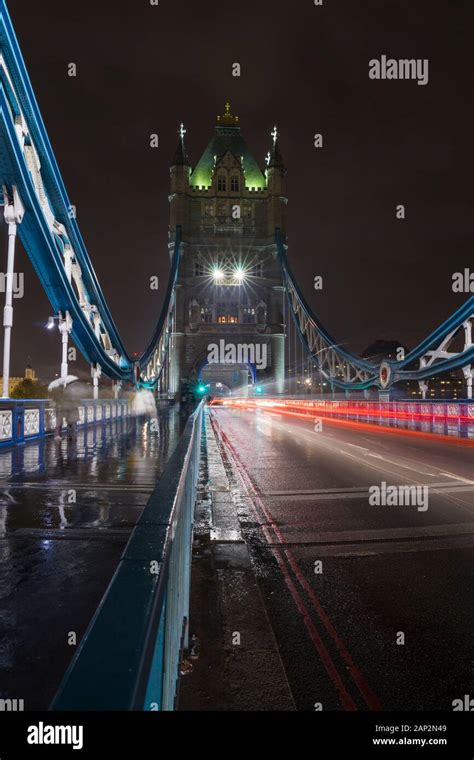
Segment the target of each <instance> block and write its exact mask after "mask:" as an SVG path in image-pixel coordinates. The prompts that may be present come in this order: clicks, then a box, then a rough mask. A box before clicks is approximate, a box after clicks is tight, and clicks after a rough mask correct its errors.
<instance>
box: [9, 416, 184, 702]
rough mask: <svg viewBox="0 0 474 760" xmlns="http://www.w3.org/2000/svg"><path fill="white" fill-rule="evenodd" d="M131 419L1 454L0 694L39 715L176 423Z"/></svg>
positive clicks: (173, 439) (172, 442)
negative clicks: (71, 638) (155, 423)
mask: <svg viewBox="0 0 474 760" xmlns="http://www.w3.org/2000/svg"><path fill="white" fill-rule="evenodd" d="M158 419H159V430H158V432H151V430H150V428H149V424H148V423H147V424H143V423H141V422H139V421H136V420H134V419H129V420H123V421H118V422H114V423H108V424H107V425H106V426H97V427H96V428H94V429H91V430H89V431H80V432H79V433H78V436H77V442H76V444H74V443H73V442H68V441H66V440H63V441H62V442H61V443H57V442H55V441H54V440H52V439H51V438H48V439H46V440H43V441H39V442H36V443H31V444H28V445H27V446H25V447H21V448H19V447H16V448H15V449H12V450H10V451H4V452H1V453H0V473H1V474H2V476H3V480H2V481H1V483H0V589H1V592H0V698H17V699H24V700H25V709H26V710H32V709H46V708H47V707H48V706H49V703H50V701H51V699H52V697H53V695H54V693H55V690H56V688H57V687H58V685H59V682H60V680H61V677H62V676H63V674H64V671H65V669H66V667H67V666H68V664H69V662H70V660H71V658H72V656H73V654H74V652H75V647H74V646H71V645H70V644H68V636H69V634H70V633H71V632H75V634H76V637H77V643H79V642H80V640H81V637H82V634H83V633H84V631H85V628H86V627H87V624H88V623H89V621H90V619H91V617H92V615H93V613H94V612H95V609H96V607H97V605H98V603H99V601H100V599H101V597H102V595H103V593H104V591H105V589H106V587H107V584H108V582H109V581H110V579H111V577H112V574H113V572H114V570H115V567H116V565H117V562H118V560H119V557H120V555H121V552H122V550H123V548H124V545H125V543H126V541H127V539H128V537H129V534H130V531H131V529H132V528H133V526H134V525H135V523H136V521H137V519H138V517H139V515H140V513H141V511H142V509H143V507H144V505H145V504H146V501H147V499H148V496H149V495H150V493H151V491H152V490H153V488H154V486H155V484H156V480H157V478H158V477H159V475H160V473H161V471H162V469H163V466H164V465H165V463H166V461H167V460H168V459H169V457H170V455H171V454H172V453H173V451H174V449H175V446H176V444H177V442H178V440H179V435H180V432H181V429H182V424H183V420H182V418H180V416H179V414H178V413H176V412H174V411H170V412H167V411H163V412H162V413H161V414H160V416H159V418H158Z"/></svg>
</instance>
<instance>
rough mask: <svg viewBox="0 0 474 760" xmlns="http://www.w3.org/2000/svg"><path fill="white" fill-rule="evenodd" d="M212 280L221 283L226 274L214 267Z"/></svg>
mask: <svg viewBox="0 0 474 760" xmlns="http://www.w3.org/2000/svg"><path fill="white" fill-rule="evenodd" d="M212 279H213V280H214V281H215V282H221V281H222V280H223V279H224V272H223V271H222V269H219V267H214V269H213V270H212Z"/></svg>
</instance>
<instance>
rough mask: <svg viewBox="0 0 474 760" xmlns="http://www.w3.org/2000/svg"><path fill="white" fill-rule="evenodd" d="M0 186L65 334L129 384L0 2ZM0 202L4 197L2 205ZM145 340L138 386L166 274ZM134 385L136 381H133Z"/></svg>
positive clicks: (148, 364) (161, 355) (162, 347)
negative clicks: (17, 210)
mask: <svg viewBox="0 0 474 760" xmlns="http://www.w3.org/2000/svg"><path fill="white" fill-rule="evenodd" d="M0 130H1V134H0V151H1V154H0V184H1V185H2V186H4V187H5V191H6V193H7V194H8V196H9V197H10V196H11V195H12V194H13V187H16V188H17V191H18V193H19V195H20V198H21V200H22V203H23V205H24V207H25V215H24V218H23V221H22V223H21V224H20V225H19V228H18V231H19V235H20V238H21V241H22V243H23V246H24V248H25V250H26V252H27V254H28V256H29V258H30V259H31V261H32V264H33V266H34V268H35V270H36V272H37V274H38V277H39V279H40V282H41V284H42V286H43V288H44V290H45V292H46V295H47V297H48V298H49V301H50V303H51V305H52V307H53V309H54V311H55V313H57V312H63V313H64V312H66V311H68V312H69V314H70V316H71V318H72V335H73V338H74V340H75V343H76V344H77V346H78V348H79V349H80V351H81V352H82V354H83V355H84V357H85V358H86V359H87V360H88V361H89V362H91V363H97V364H99V365H100V366H101V368H102V371H103V372H104V373H105V374H106V375H108V376H109V377H112V378H114V379H117V380H132V379H134V366H135V363H136V362H135V361H134V360H133V359H132V358H130V356H128V354H127V352H126V350H125V348H124V345H123V343H122V340H121V338H120V335H119V333H118V330H117V328H116V326H115V323H114V321H113V319H112V316H111V314H110V311H109V309H108V306H107V303H106V301H105V298H104V296H103V294H102V291H101V288H100V285H99V282H98V280H97V277H96V274H95V272H94V269H93V267H92V264H91V261H90V258H89V256H88V253H87V250H86V247H85V244H84V241H83V239H82V236H81V233H80V230H79V227H78V224H77V221H76V218H75V214H74V213H72V209H73V207H72V205H71V203H70V201H69V198H68V195H67V192H66V188H65V186H64V182H63V180H62V177H61V174H60V171H59V168H58V165H57V162H56V159H55V156H54V153H53V150H52V147H51V144H50V142H49V138H48V135H47V132H46V129H45V126H44V123H43V120H42V117H41V114H40V111H39V108H38V104H37V102H36V98H35V95H34V92H33V89H32V87H31V83H30V80H29V77H28V73H27V70H26V67H25V64H24V61H23V57H22V54H21V51H20V48H19V45H18V41H17V39H16V35H15V32H14V29H13V26H12V23H11V19H10V17H9V14H8V11H7V9H6V5H5V2H4V0H0ZM7 201H8V199H7V198H4V203H6V202H7ZM178 259H179V235H178V233H177V235H176V244H175V251H174V258H173V267H172V274H171V278H170V285H171V287H168V291H167V296H166V299H165V304H164V307H163V311H162V314H161V317H160V320H159V324H158V328H157V330H155V332H154V334H153V337H152V340H151V342H150V344H149V346H148V348H147V349H146V350H145V352H144V354H143V355H142V356H141V357H140V358H139V359H138V364H139V367H140V372H141V374H142V377H141V378H140V379H141V380H142V382H143V384H145V383H146V384H147V385H148V386H154V385H156V383H157V381H158V379H159V377H160V375H161V373H162V371H163V366H164V363H165V360H166V358H167V352H168V347H169V333H170V324H171V322H172V319H173V314H172V312H173V308H174V284H173V283H175V282H176V276H175V273H174V270H175V268H176V267H177V263H176V262H177V260H178ZM135 379H137V378H135Z"/></svg>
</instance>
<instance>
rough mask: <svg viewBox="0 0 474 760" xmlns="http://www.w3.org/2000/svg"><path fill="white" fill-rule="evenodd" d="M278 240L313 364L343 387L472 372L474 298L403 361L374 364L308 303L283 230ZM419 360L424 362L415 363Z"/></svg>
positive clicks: (296, 318) (358, 387)
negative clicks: (459, 342)
mask: <svg viewBox="0 0 474 760" xmlns="http://www.w3.org/2000/svg"><path fill="white" fill-rule="evenodd" d="M276 244H277V250H278V257H279V261H280V265H281V267H282V272H283V279H284V282H285V285H286V291H287V300H288V303H289V308H290V311H291V314H292V317H293V319H294V322H295V325H296V329H297V331H298V334H299V336H300V338H301V340H302V342H303V344H304V346H305V347H306V349H307V351H308V354H309V357H310V359H311V360H312V362H313V364H314V365H315V366H316V368H317V369H318V370H319V371H320V372H321V373H322V374H323V375H324V377H326V378H327V379H328V380H329V382H330V383H332V384H333V385H334V386H335V387H337V388H341V389H343V390H365V389H367V388H369V387H371V386H375V387H378V388H380V389H388V388H390V387H392V386H393V385H394V384H395V383H397V382H400V381H405V380H417V381H422V380H426V379H429V378H431V377H434V376H437V375H439V374H442V373H444V372H450V371H452V370H454V369H462V370H464V372H465V373H466V372H468V373H471V364H474V343H473V340H472V338H473V324H474V296H471V297H470V298H468V299H467V300H466V302H465V303H464V304H462V306H460V307H459V309H457V310H456V311H455V312H454V313H453V314H452V315H451V316H450V317H448V319H447V320H445V322H443V324H441V325H440V326H439V327H438V328H437V329H436V330H435V331H434V332H432V333H431V334H430V335H429V336H428V337H427V338H425V339H424V340H423V341H421V343H419V344H418V345H417V346H416V347H415V348H414V349H412V350H411V351H410V352H409V353H407V354H406V356H405V357H404V358H403V359H401V360H400V361H392V360H387V361H381V362H379V363H377V364H374V363H372V362H368V361H367V360H365V359H362V358H361V357H359V356H357V355H356V354H352V353H350V352H348V351H346V350H345V349H343V348H342V347H341V346H339V345H338V344H337V343H336V342H335V340H334V339H333V338H332V337H331V335H330V334H329V333H328V332H327V330H326V329H325V328H324V327H323V325H322V323H321V321H320V320H319V319H318V317H316V316H315V314H314V313H313V311H312V310H311V308H310V307H309V306H308V304H307V302H306V300H305V298H304V296H303V294H302V292H301V290H300V288H299V286H298V284H297V282H296V280H295V277H294V275H293V273H292V271H291V268H290V265H289V263H288V259H287V256H286V246H285V243H284V241H283V238H282V235H281V233H280V231H279V230H278V229H277V230H276ZM460 331H464V347H463V349H462V350H460V351H450V350H449V348H450V346H451V344H452V343H453V342H454V341H455V340H456V339H457V338H458V337H459V333H460ZM416 361H418V362H419V366H418V367H413V363H414V362H416Z"/></svg>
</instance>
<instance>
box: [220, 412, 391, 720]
mask: <svg viewBox="0 0 474 760" xmlns="http://www.w3.org/2000/svg"><path fill="white" fill-rule="evenodd" d="M211 424H212V426H213V428H214V430H215V432H216V434H217V435H218V437H219V439H220V440H221V442H222V444H223V445H224V447H225V448H226V450H227V452H228V454H229V458H230V459H232V460H233V462H234V464H235V471H236V473H237V475H238V477H239V478H240V480H241V482H242V485H243V486H244V488H245V490H246V491H247V493H249V495H250V501H251V506H252V509H253V511H254V513H255V516H256V517H257V518H259V519H260V520H261V519H262V516H263V517H264V518H265V520H266V521H267V523H268V526H269V527H270V528H271V530H272V531H273V533H274V536H275V537H276V539H277V541H278V543H280V544H282V545H283V544H285V543H286V542H285V540H284V537H283V536H282V534H281V532H280V529H279V528H278V525H277V524H276V523H275V519H274V517H273V515H272V513H271V512H270V510H269V509H268V507H267V506H266V505H265V503H264V502H263V500H262V498H261V496H260V494H259V492H258V488H257V486H256V485H255V484H254V483H253V481H252V478H251V476H250V475H249V474H248V472H247V470H246V468H245V465H244V464H243V462H242V460H241V459H240V457H239V455H238V453H237V451H236V450H235V448H234V446H233V445H232V444H231V442H230V441H229V438H228V437H227V435H226V434H225V433H224V432H223V431H222V430H221V428H220V426H219V424H218V422H217V420H215V418H214V416H213V415H212V414H211ZM259 510H260V514H259ZM268 526H267V525H261V526H260V527H261V529H262V531H263V534H264V536H265V538H266V540H267V542H268V543H269V544H270V547H269V548H270V550H271V551H272V553H273V556H274V557H275V559H276V561H277V563H278V566H279V568H280V570H281V572H282V575H283V578H284V580H285V584H286V586H287V588H288V590H289V591H290V593H291V596H292V598H293V601H294V602H295V605H296V607H297V609H298V611H299V613H300V614H301V616H302V618H303V622H304V624H305V626H306V629H307V631H308V633H309V636H310V638H311V640H312V642H313V644H314V646H315V648H316V651H317V652H318V654H319V656H320V658H321V662H322V664H323V665H324V668H325V669H326V672H327V673H328V675H329V677H330V679H331V681H332V682H333V684H334V686H335V687H336V690H337V692H338V694H339V698H340V700H341V704H342V706H343V707H344V709H345V710H352V711H353V710H357V709H358V708H357V705H356V703H355V702H354V699H353V698H352V696H351V694H350V693H349V691H348V690H347V688H346V685H345V684H344V681H343V679H342V678H341V675H340V674H339V671H338V669H337V666H336V664H335V663H334V660H333V658H332V657H331V654H330V652H329V651H328V649H327V647H326V645H325V644H324V641H323V640H322V638H321V636H320V634H319V632H318V630H317V628H316V626H315V624H314V622H313V620H312V619H311V615H310V613H309V611H308V608H307V606H306V604H305V601H304V599H303V597H302V596H301V594H300V592H299V591H298V589H297V588H296V586H295V584H294V582H293V580H292V577H291V575H290V573H289V571H288V567H287V565H286V563H285V560H284V558H283V556H282V554H284V555H285V556H286V559H287V562H288V564H289V566H290V567H291V569H292V570H293V573H294V575H295V576H296V579H297V581H298V583H299V584H300V586H301V587H302V589H303V590H304V591H305V593H306V595H307V597H308V599H309V600H310V602H311V605H312V607H313V608H314V610H315V612H316V614H317V616H318V619H319V621H320V622H321V624H322V625H323V627H324V628H325V630H326V632H327V633H328V634H329V636H330V638H331V640H332V641H333V642H334V644H335V646H336V649H337V651H338V652H339V654H340V656H341V657H342V659H343V660H344V662H345V663H346V665H347V668H348V672H349V673H350V675H351V677H352V680H353V681H354V683H355V685H356V686H357V688H358V690H359V692H360V694H361V696H362V698H363V699H364V701H365V703H366V705H367V707H368V708H369V709H370V710H380V709H381V706H380V702H379V700H378V698H377V696H376V695H375V693H374V692H373V691H372V689H371V688H370V686H369V685H368V683H367V681H366V680H365V678H364V676H363V675H362V673H361V671H360V670H359V668H358V667H357V666H356V665H355V663H354V661H353V659H352V657H351V655H350V654H349V652H348V650H347V648H346V646H345V644H344V642H343V641H342V639H341V637H340V636H339V634H338V632H337V631H336V629H335V627H334V625H333V623H332V621H331V619H330V617H329V615H328V614H327V612H326V611H325V609H324V608H323V606H322V604H321V602H320V601H319V599H318V597H317V596H316V594H315V593H314V590H313V589H312V588H311V586H310V584H309V583H308V581H307V580H306V578H305V576H304V574H303V572H302V570H301V568H300V566H299V564H298V562H297V560H296V559H295V557H294V555H293V553H292V552H291V551H290V550H289V549H284V550H283V553H282V551H281V550H280V549H277V548H275V547H274V546H272V544H274V543H275V541H274V537H273V536H272V534H271V532H270V530H269V527H268Z"/></svg>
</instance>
